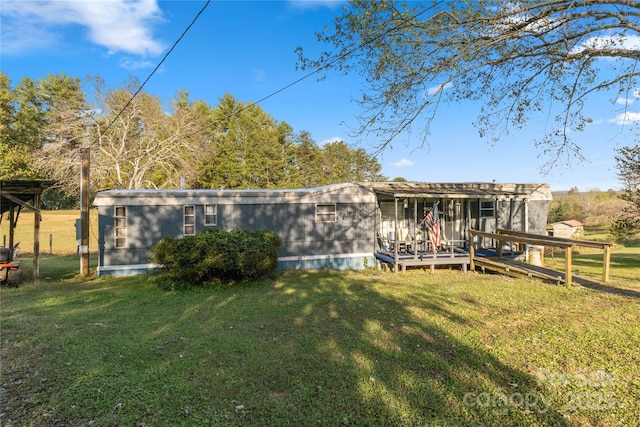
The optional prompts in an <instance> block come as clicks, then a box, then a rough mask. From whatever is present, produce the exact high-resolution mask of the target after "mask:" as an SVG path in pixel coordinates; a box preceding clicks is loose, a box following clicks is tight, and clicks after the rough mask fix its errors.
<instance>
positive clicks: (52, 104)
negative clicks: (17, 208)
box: [0, 73, 386, 208]
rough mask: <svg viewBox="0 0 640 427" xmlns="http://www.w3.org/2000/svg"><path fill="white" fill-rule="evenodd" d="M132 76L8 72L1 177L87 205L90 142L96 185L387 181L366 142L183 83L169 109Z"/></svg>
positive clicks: (62, 201) (1, 82) (0, 87)
mask: <svg viewBox="0 0 640 427" xmlns="http://www.w3.org/2000/svg"><path fill="white" fill-rule="evenodd" d="M139 87H140V85H139V82H138V81H137V80H136V79H131V80H130V81H128V82H126V83H125V84H124V85H123V86H122V87H119V88H115V89H107V88H106V87H105V84H104V81H103V80H102V79H101V78H100V77H93V78H87V79H86V80H84V81H81V80H80V79H78V78H75V77H71V76H68V75H66V74H59V75H51V74H50V75H47V76H46V77H45V78H40V79H37V80H33V79H31V78H28V77H25V78H23V79H22V80H21V81H20V82H18V83H17V84H15V85H12V82H11V81H10V79H9V78H8V76H7V75H5V74H3V73H0V156H2V157H1V158H2V162H0V179H50V180H54V181H56V182H57V186H56V188H54V189H52V190H51V191H48V192H47V194H45V202H46V203H47V204H48V205H49V207H51V208H71V207H75V206H76V205H77V203H78V196H77V195H78V194H79V191H78V186H79V176H80V172H79V170H80V153H81V151H82V150H83V149H84V148H87V147H88V148H89V149H90V155H91V174H90V179H91V188H92V192H93V193H95V192H96V191H100V190H106V189H115V188H118V189H134V188H137V189H144V188H165V189H171V188H180V187H181V186H183V185H184V186H185V187H187V188H212V189H218V188H225V189H252V188H303V187H314V186H319V185H326V184H331V183H337V182H348V181H379V180H384V179H386V177H384V176H383V175H381V165H380V164H379V162H378V161H377V160H376V159H375V158H374V157H372V156H371V155H369V154H368V153H367V152H366V151H365V150H363V149H361V148H356V147H352V146H350V145H348V144H347V143H346V142H344V141H335V142H331V143H328V144H325V145H323V146H319V145H318V144H317V143H316V141H314V140H313V137H312V135H311V134H310V133H309V132H307V131H300V132H297V133H296V132H294V130H293V128H292V127H291V126H290V125H288V124H287V123H286V122H284V121H278V120H276V119H275V118H273V117H271V116H270V115H269V114H268V113H267V112H265V111H264V110H263V109H262V108H260V107H259V106H257V105H255V104H252V103H245V102H242V101H239V100H236V99H235V98H234V97H233V96H232V95H230V94H225V95H224V96H223V97H221V98H220V99H219V100H218V104H217V105H214V106H210V105H208V104H207V103H206V102H205V101H202V100H191V99H189V94H188V92H186V91H178V92H177V93H176V95H175V97H174V98H173V99H172V100H171V102H170V104H169V107H168V108H167V107H166V106H165V105H163V103H162V102H161V100H160V99H159V98H158V97H156V96H153V95H151V94H148V93H145V92H144V91H140V92H139V93H138V94H137V95H136V96H135V97H134V96H133V95H134V94H135V93H136V91H137V90H138V88H139Z"/></svg>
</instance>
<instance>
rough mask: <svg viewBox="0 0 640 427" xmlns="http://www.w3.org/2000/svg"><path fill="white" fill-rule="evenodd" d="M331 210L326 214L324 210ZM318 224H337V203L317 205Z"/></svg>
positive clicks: (316, 216) (316, 217)
mask: <svg viewBox="0 0 640 427" xmlns="http://www.w3.org/2000/svg"><path fill="white" fill-rule="evenodd" d="M324 208H329V209H328V210H327V211H326V212H321V210H322V209H324ZM315 219H316V222H336V221H337V219H338V209H337V207H336V204H335V203H316V215H315Z"/></svg>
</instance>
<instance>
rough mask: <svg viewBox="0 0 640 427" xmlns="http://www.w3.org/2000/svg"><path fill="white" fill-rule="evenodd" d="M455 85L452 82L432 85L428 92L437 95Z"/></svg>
mask: <svg viewBox="0 0 640 427" xmlns="http://www.w3.org/2000/svg"><path fill="white" fill-rule="evenodd" d="M451 87H453V84H452V83H450V82H449V83H445V84H444V85H437V86H432V87H430V88H429V89H427V92H426V94H427V95H429V96H431V95H435V94H436V93H438V92H442V91H445V90H447V89H449V88H451Z"/></svg>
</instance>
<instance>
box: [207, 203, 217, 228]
mask: <svg viewBox="0 0 640 427" xmlns="http://www.w3.org/2000/svg"><path fill="white" fill-rule="evenodd" d="M209 210H212V211H213V212H208V211H209ZM204 225H205V227H216V226H217V225H218V204H217V203H212V204H209V205H204Z"/></svg>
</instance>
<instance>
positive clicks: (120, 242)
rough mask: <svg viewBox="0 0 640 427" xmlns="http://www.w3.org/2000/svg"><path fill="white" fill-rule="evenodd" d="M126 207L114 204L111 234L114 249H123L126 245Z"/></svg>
mask: <svg viewBox="0 0 640 427" xmlns="http://www.w3.org/2000/svg"><path fill="white" fill-rule="evenodd" d="M127 225H128V224H127V207H126V206H116V207H115V209H114V215H113V234H114V245H115V247H116V249H125V248H127V245H128V236H127V234H128V230H127Z"/></svg>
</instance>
